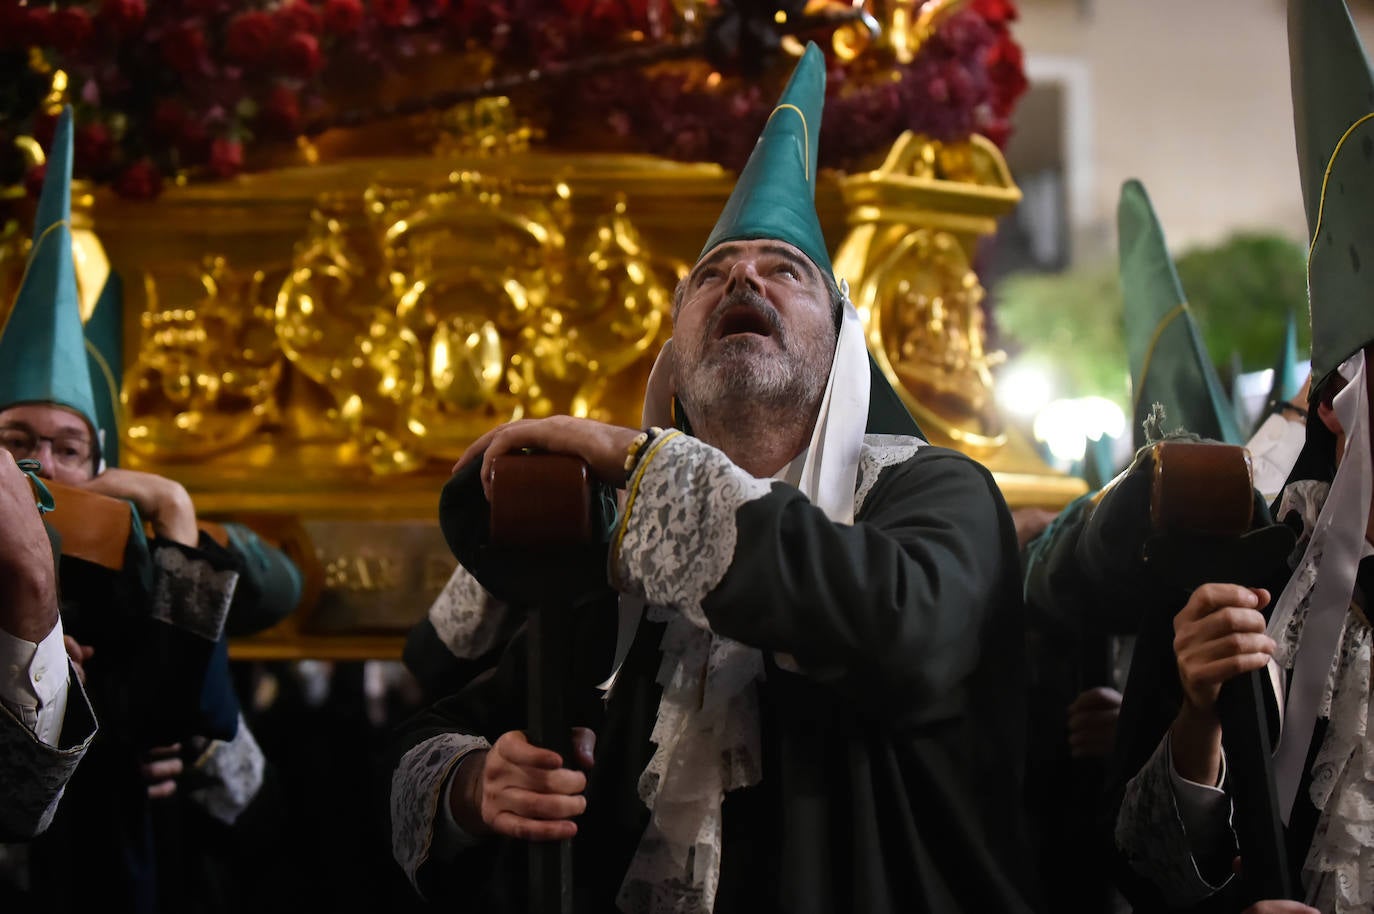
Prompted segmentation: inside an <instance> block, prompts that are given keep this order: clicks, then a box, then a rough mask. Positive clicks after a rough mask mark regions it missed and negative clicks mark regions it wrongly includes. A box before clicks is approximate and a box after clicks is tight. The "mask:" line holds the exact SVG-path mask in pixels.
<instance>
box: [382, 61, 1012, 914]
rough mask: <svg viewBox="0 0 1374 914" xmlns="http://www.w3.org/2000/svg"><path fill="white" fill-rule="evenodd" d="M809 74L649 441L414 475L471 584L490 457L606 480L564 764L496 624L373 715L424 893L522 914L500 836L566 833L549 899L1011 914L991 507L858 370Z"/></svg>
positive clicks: (540, 440) (603, 440) (729, 229)
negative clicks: (529, 733) (557, 883)
mask: <svg viewBox="0 0 1374 914" xmlns="http://www.w3.org/2000/svg"><path fill="white" fill-rule="evenodd" d="M824 82H825V79H824V58H823V56H822V54H821V53H820V51H819V50H818V49H817V48H816V47H814V46H810V47H808V48H807V50H806V52H805V54H804V56H803V57H802V59H801V61H800V63H799V64H798V66H797V70H796V72H795V73H794V74H793V76H792V79H791V81H790V82H789V83H788V86H787V88H786V89H785V90H784V93H783V96H782V99H781V101H780V102H779V104H778V106H777V107H776V108H775V109H774V111H773V113H772V115H771V117H770V119H769V122H768V124H767V126H766V127H765V128H764V131H763V134H762V136H761V137H760V139H759V142H758V145H757V146H756V147H755V149H754V152H753V154H752V156H751V158H750V160H749V163H748V164H747V165H746V166H745V168H744V170H743V172H742V173H741V175H740V178H739V182H738V184H737V186H736V188H735V191H734V194H733V195H732V196H731V198H730V201H729V203H728V204H727V205H726V208H725V212H724V213H723V215H722V216H721V218H720V221H719V222H718V223H717V225H716V228H715V230H714V231H713V232H712V234H711V237H710V239H709V240H708V242H707V243H706V246H705V248H704V249H703V252H702V256H701V258H700V259H699V260H698V262H697V263H696V265H695V267H694V268H693V270H692V271H691V273H690V274H689V275H688V276H687V278H686V279H685V280H684V281H683V283H682V284H681V286H680V287H679V290H678V295H677V298H676V302H675V305H674V322H675V336H674V339H673V342H672V346H671V348H670V349H667V350H665V352H664V353H663V354H662V355H660V359H659V365H658V366H657V368H656V371H655V373H654V376H653V380H651V382H650V388H649V392H648V395H647V397H646V403H645V414H646V417H647V418H648V421H649V423H650V424H651V427H650V428H649V429H648V430H645V431H642V430H639V429H627V428H619V427H616V426H611V425H605V424H602V423H597V422H592V421H588V420H579V419H573V418H567V417H558V418H552V419H547V420H536V421H529V422H519V423H513V424H510V425H507V426H504V427H502V428H500V429H497V430H496V431H494V432H492V433H490V434H488V435H487V436H484V437H483V438H482V439H481V440H479V441H478V442H477V443H476V444H474V445H473V447H472V448H471V449H470V450H469V452H468V453H467V454H466V455H465V457H464V459H463V460H462V461H460V463H459V466H458V467H457V468H456V475H455V477H454V479H453V480H451V481H450V483H449V485H448V486H447V487H446V489H445V498H444V500H443V502H442V504H441V524H442V525H443V527H444V529H445V533H446V535H447V536H448V538H449V542H450V545H451V546H453V547H454V549H455V553H456V554H457V555H458V558H459V560H460V562H462V563H463V565H464V566H465V567H466V568H467V569H468V570H469V571H470V572H471V573H472V575H473V576H474V578H475V579H476V580H478V581H480V582H481V584H482V586H483V587H485V588H486V589H487V590H488V591H490V592H491V593H494V594H497V595H500V594H501V593H502V591H503V586H502V584H503V581H502V580H501V579H500V577H501V576H500V574H499V573H493V570H492V569H490V568H489V567H487V566H486V565H485V564H484V559H483V555H484V553H483V550H482V549H481V543H482V540H483V537H484V533H483V526H484V525H483V523H482V517H483V516H484V515H485V513H486V511H487V510H488V508H487V503H486V500H485V496H484V490H483V485H484V484H485V483H486V482H487V481H488V478H489V477H488V472H487V471H488V468H489V466H490V461H491V460H492V459H494V458H495V457H496V456H497V455H498V454H503V453H509V452H511V451H513V450H517V449H520V448H526V447H533V448H538V449H540V450H545V451H551V452H555V453H562V454H570V455H574V456H576V457H579V458H581V459H582V460H584V461H585V462H586V463H587V464H588V465H589V466H590V468H591V470H592V472H593V473H594V474H595V476H596V478H597V479H598V480H599V481H600V482H601V483H602V484H603V485H605V486H608V487H624V488H625V489H626V495H625V501H624V507H623V509H622V510H621V511H620V513H619V517H618V520H617V522H616V525H615V528H614V530H613V531H612V532H611V534H610V536H609V538H608V539H609V542H608V543H607V544H606V565H605V566H601V567H593V568H590V569H589V574H590V575H591V576H592V585H593V586H592V591H593V596H592V597H591V598H590V599H589V600H588V601H586V602H584V604H583V605H582V606H581V607H580V608H579V610H578V615H577V632H576V636H575V637H574V638H573V639H572V640H573V641H574V642H575V644H576V646H577V651H576V654H575V656H574V658H573V665H574V668H575V674H574V679H573V683H574V684H573V685H571V686H570V688H569V691H568V693H567V701H568V704H569V706H570V708H572V709H573V714H572V717H573V722H575V723H578V724H581V725H584V726H585V727H586V729H585V730H580V731H578V733H577V737H578V739H577V741H576V745H577V748H576V750H575V755H576V758H561V757H559V756H558V754H556V753H554V752H551V751H549V750H546V749H541V748H537V747H535V746H533V745H531V744H530V742H529V741H528V740H527V739H526V738H525V736H524V734H523V732H522V730H521V727H522V726H523V725H524V714H523V707H524V705H523V694H522V689H521V687H520V683H521V681H522V679H521V677H522V674H523V669H522V664H523V658H524V651H525V640H524V635H523V633H521V634H517V635H516V637H515V638H514V639H513V640H512V642H511V644H510V646H509V647H508V648H507V650H506V652H505V655H504V656H503V658H502V659H501V662H500V663H499V664H498V665H497V666H496V667H495V668H494V669H493V670H491V671H489V672H488V673H487V674H484V675H482V676H479V677H478V678H477V679H476V680H475V681H474V682H472V683H471V684H470V685H468V686H467V687H466V688H464V689H463V690H462V691H460V692H459V693H457V694H456V695H453V696H451V697H449V698H446V699H444V700H442V701H440V702H439V703H438V704H436V705H435V706H434V707H433V708H432V709H431V710H429V711H427V712H425V713H424V714H422V715H420V716H419V717H417V718H416V719H415V720H414V721H412V722H411V723H410V724H408V725H407V726H406V727H405V728H404V729H403V734H402V739H401V745H400V747H399V750H400V751H399V753H398V760H397V762H396V766H395V769H394V772H393V778H392V794H391V805H392V827H393V851H394V853H395V856H396V858H397V860H398V861H399V862H400V863H401V865H402V867H403V868H404V869H405V870H406V872H407V873H408V875H409V876H410V877H411V879H412V880H413V881H414V882H415V884H416V886H417V887H418V888H419V889H420V890H421V891H422V892H424V893H426V894H427V895H429V896H431V897H432V896H438V895H442V894H446V893H453V894H454V895H455V896H457V897H461V898H463V899H464V900H466V901H467V902H468V903H469V904H470V905H471V906H472V907H473V909H474V910H484V911H521V910H525V898H524V889H523V885H522V882H523V878H524V873H525V869H524V867H523V865H522V862H523V860H524V857H525V853H526V848H527V846H528V842H531V841H548V840H557V839H564V838H572V839H573V858H574V877H573V882H574V892H575V896H576V901H575V904H574V907H575V909H576V910H579V911H596V912H603V911H609V910H616V909H619V910H621V911H626V912H638V911H674V912H682V914H696V912H709V911H715V912H722V914H728V912H745V911H748V912H769V911H787V912H793V914H809V912H815V914H820V912H835V911H864V912H869V914H884V912H899V911H900V912H907V911H937V912H942V911H950V912H955V911H968V912H973V911H980V912H982V911H999V912H1019V911H1026V910H1029V907H1028V904H1027V901H1026V897H1027V896H1026V891H1025V885H1024V883H1023V881H1022V879H1021V874H1022V872H1023V870H1024V869H1025V859H1024V856H1025V852H1024V848H1023V846H1022V844H1021V815H1020V764H1021V757H1022V748H1021V746H1022V738H1023V734H1022V729H1023V727H1024V720H1023V716H1024V711H1023V708H1022V704H1021V699H1020V696H1019V691H1018V690H1017V689H1016V688H1015V687H1014V686H1013V687H1009V686H1008V684H1009V683H1016V682H1018V681H1019V680H1020V679H1021V677H1022V662H1023V661H1022V647H1023V634H1022V631H1021V622H1020V598H1019V585H1018V567H1017V555H1016V545H1015V538H1014V531H1013V529H1012V523H1011V518H1010V516H1009V514H1008V512H1007V509H1006V506H1005V504H1004V503H1003V501H1002V499H1001V496H1000V495H999V493H998V491H997V488H996V486H995V484H994V482H993V480H992V477H991V475H990V474H989V473H988V472H987V471H986V470H985V469H983V468H982V467H981V466H979V465H978V464H976V463H975V462H973V461H972V460H969V459H968V458H966V457H964V456H963V455H960V454H958V453H955V452H952V451H947V450H943V449H940V448H934V447H929V446H927V445H926V444H925V443H924V442H923V441H922V440H921V439H920V438H919V437H918V435H919V432H918V430H917V429H916V427H915V425H914V423H913V422H912V421H911V418H910V416H909V415H908V414H907V413H906V412H905V410H904V409H902V408H901V405H900V401H898V400H897V398H896V396H895V394H894V393H893V391H892V390H891V388H890V387H889V386H888V385H887V382H886V381H885V380H884V379H883V378H882V375H880V374H877V373H876V372H875V371H874V369H873V367H872V363H871V360H870V358H869V357H868V354H867V351H866V347H865V343H864V334H863V329H862V326H861V324H860V321H859V317H858V314H857V312H856V311H855V309H854V307H853V305H852V304H850V303H849V301H848V298H847V295H846V294H845V292H844V291H843V290H844V286H843V285H842V284H840V283H837V281H836V279H835V278H834V276H833V273H832V270H831V265H830V259H829V255H828V253H827V251H826V247H825V244H824V241H823V238H822V236H821V232H820V226H819V223H818V220H817V218H816V213H815V209H814V203H813V196H814V191H815V175H816V153H817V145H818V139H819V138H818V135H817V130H818V127H819V124H820V113H821V104H822V100H823V97H824ZM674 419H676V423H674ZM655 422H657V423H658V424H661V425H664V426H672V425H674V424H678V425H680V426H682V427H685V428H689V429H690V433H688V432H685V431H683V430H681V429H679V428H673V427H667V428H665V429H660V428H657V427H654V425H653V423H655ZM570 586H572V585H571V584H570ZM617 620H619V624H617ZM611 670H614V673H613V674H612V677H611V679H610V680H609V681H608V682H606V683H604V684H603V685H604V686H605V688H606V691H605V694H604V696H601V695H599V694H598V690H597V686H596V684H597V683H598V681H600V680H601V679H603V678H604V677H605V675H606V673H607V672H608V671H611ZM593 762H594V764H593Z"/></svg>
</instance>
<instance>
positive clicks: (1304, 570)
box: [1270, 479, 1331, 670]
mask: <svg viewBox="0 0 1374 914" xmlns="http://www.w3.org/2000/svg"><path fill="white" fill-rule="evenodd" d="M1330 493H1331V484H1330V483H1326V482H1321V481H1319V480H1315V479H1304V480H1299V481H1297V482H1294V483H1293V484H1292V485H1290V486H1289V487H1288V488H1287V489H1285V490H1284V492H1283V498H1281V499H1280V500H1279V510H1278V518H1279V520H1281V521H1282V520H1285V519H1286V518H1288V517H1289V516H1290V515H1293V514H1296V515H1297V516H1298V518H1299V520H1300V521H1301V523H1302V531H1301V532H1300V533H1299V534H1298V541H1297V544H1296V545H1295V546H1294V547H1293V552H1292V554H1291V555H1290V556H1289V558H1288V564H1289V565H1290V566H1292V567H1294V568H1296V569H1297V570H1296V571H1295V572H1294V574H1293V580H1292V581H1291V582H1290V583H1289V585H1288V586H1289V587H1291V588H1296V589H1297V590H1298V591H1299V592H1300V593H1301V594H1302V597H1301V598H1300V599H1298V600H1296V601H1294V602H1293V603H1292V604H1291V611H1289V612H1288V613H1287V615H1286V617H1285V618H1283V620H1282V622H1281V623H1280V622H1279V621H1278V620H1275V621H1274V622H1273V623H1271V625H1270V628H1271V630H1272V631H1277V632H1279V635H1278V637H1276V638H1275V639H1274V640H1275V642H1277V644H1278V649H1277V650H1276V651H1275V652H1274V660H1275V661H1276V662H1277V663H1278V665H1279V666H1280V667H1282V668H1283V669H1286V670H1291V669H1292V668H1293V660H1294V659H1295V658H1296V656H1297V650H1298V638H1299V636H1301V634H1302V627H1303V623H1304V622H1306V621H1307V613H1308V611H1309V609H1310V608H1311V604H1312V590H1313V587H1314V585H1315V584H1316V581H1317V568H1318V567H1319V566H1320V561H1319V560H1318V561H1313V562H1309V563H1305V564H1300V563H1301V562H1302V557H1303V555H1304V554H1305V553H1306V552H1307V547H1308V544H1309V543H1310V542H1311V541H1312V532H1313V530H1315V529H1316V526H1317V519H1318V518H1319V517H1320V516H1321V511H1322V506H1323V505H1325V504H1326V497H1327V495H1329V494H1330ZM1317 558H1318V559H1320V557H1319V556H1318V557H1317ZM1285 608H1288V607H1285ZM1279 611H1280V610H1279V609H1277V608H1276V609H1275V612H1276V613H1278V612H1279ZM1280 624H1281V627H1280Z"/></svg>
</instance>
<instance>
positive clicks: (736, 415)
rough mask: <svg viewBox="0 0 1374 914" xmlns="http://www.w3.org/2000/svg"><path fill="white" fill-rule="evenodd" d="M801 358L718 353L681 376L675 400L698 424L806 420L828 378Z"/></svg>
mask: <svg viewBox="0 0 1374 914" xmlns="http://www.w3.org/2000/svg"><path fill="white" fill-rule="evenodd" d="M806 355H807V354H806V353H797V352H795V351H793V350H786V349H784V350H782V351H781V352H776V353H770V355H769V357H768V358H765V359H754V358H750V357H749V353H748V352H746V351H735V352H729V351H726V352H722V351H720V350H717V351H716V352H714V353H712V355H711V356H710V357H709V358H708V359H707V360H706V361H705V362H701V361H698V362H696V363H695V365H694V366H693V367H692V368H691V369H690V371H686V372H683V373H682V374H681V375H680V377H679V379H678V396H679V397H680V398H681V400H682V404H683V406H684V407H685V408H686V409H687V412H688V414H689V415H691V416H694V417H698V418H696V419H695V420H694V421H695V422H696V423H697V424H699V425H707V424H714V423H711V421H710V420H711V419H715V418H717V417H719V418H723V419H725V420H726V421H728V422H739V421H744V422H745V423H746V424H747V423H748V421H749V419H748V418H747V417H749V416H750V415H751V414H753V415H757V416H759V417H760V418H761V419H763V420H764V421H768V422H769V423H770V424H772V423H782V424H786V423H788V422H789V421H791V420H796V419H801V418H803V417H811V416H814V415H815V412H816V410H817V409H818V408H819V406H820V399H821V397H822V396H823V395H824V393H825V385H826V383H827V382H828V380H829V376H830V373H829V371H826V372H824V373H821V372H818V371H816V370H815V366H812V365H809V364H807V360H806V358H805V356H806ZM727 417H728V418H727Z"/></svg>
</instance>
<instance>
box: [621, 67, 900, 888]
mask: <svg viewBox="0 0 1374 914" xmlns="http://www.w3.org/2000/svg"><path fill="white" fill-rule="evenodd" d="M824 100H825V58H824V56H823V55H822V54H821V52H820V50H819V49H818V48H817V47H816V46H815V45H814V44H810V45H808V46H807V49H806V52H805V53H804V54H803V56H802V59H801V61H800V62H799V63H798V64H797V68H796V70H795V72H794V73H793V74H792V78H791V80H790V81H789V82H788V84H787V87H786V88H785V89H784V90H783V93H782V97H781V98H780V99H779V101H778V104H777V106H776V107H775V108H774V109H773V113H772V114H771V115H770V117H769V119H768V123H767V125H766V126H765V127H764V130H763V133H762V135H761V136H760V137H759V140H758V143H757V145H756V146H755V147H754V151H753V153H752V154H751V155H750V158H749V162H748V164H746V165H745V167H744V170H743V171H742V172H741V173H740V177H739V181H738V183H737V184H736V186H735V189H734V192H733V193H732V194H731V196H730V199H729V201H728V202H727V203H726V205H725V209H724V211H723V212H722V214H721V217H720V219H719V221H718V222H717V223H716V226H715V228H714V229H713V230H712V232H711V235H710V238H709V240H708V241H707V242H706V245H705V247H704V248H703V249H702V256H703V257H704V256H705V255H707V254H709V253H710V252H711V251H713V250H715V249H716V248H718V247H719V246H720V245H722V244H727V243H730V242H734V241H748V240H762V239H767V240H773V241H782V242H786V243H788V244H790V245H792V246H793V247H795V248H797V249H798V250H800V251H801V252H802V253H803V254H805V255H806V256H807V257H808V258H809V259H810V260H811V261H812V263H814V264H815V265H816V267H817V268H818V269H819V270H820V271H821V272H822V274H823V275H825V276H827V277H833V274H834V269H833V267H832V266H831V262H830V255H829V253H828V252H827V250H826V245H825V239H824V237H823V236H822V234H821V228H820V221H819V219H818V218H817V216H816V209H815V200H814V198H815V189H816V155H817V150H818V147H819V139H820V137H819V129H820V123H821V108H822V105H823V103H824ZM836 285H837V288H839V289H841V290H843V289H845V288H846V285H845V284H844V283H837V284H836ZM671 358H672V347H671V341H670V342H669V344H668V345H665V347H664V349H663V351H662V352H661V353H660V355H659V362H658V364H656V365H655V370H654V372H653V375H652V376H651V378H650V382H649V389H648V391H647V392H646V396H645V404H644V422H645V424H646V425H663V426H667V425H669V424H671V423H672V421H673V419H674V418H676V419H677V420H678V421H679V423H680V422H681V420H682V419H683V414H682V411H681V410H680V409H679V410H677V414H676V416H675V415H674V411H673V407H672V404H673V399H674V396H673V394H674V392H673V391H672V389H671V378H672V375H673V372H672V371H671V370H669V369H668V368H667V367H666V365H667V363H668V362H669V361H670V360H671ZM865 433H869V434H900V435H907V436H912V437H919V436H920V430H919V429H918V428H917V426H916V423H915V422H914V420H912V418H911V415H910V414H909V413H908V412H907V411H906V408H905V407H904V406H903V405H902V403H901V401H900V399H899V398H898V397H897V395H896V393H895V392H894V391H893V390H892V388H891V387H890V386H889V385H888V383H887V381H886V379H885V378H884V377H883V376H882V374H881V373H880V371H879V370H878V369H877V367H876V365H875V364H874V362H873V360H872V359H871V358H870V357H869V355H868V350H867V347H866V344H865V341H864V332H863V326H862V324H861V322H860V320H859V315H858V313H857V311H856V310H855V309H854V306H853V304H851V303H850V302H849V301H848V296H847V295H846V296H845V301H844V303H843V313H842V315H841V320H840V328H839V333H838V337H837V340H836V345H835V356H834V360H833V362H832V364H831V370H830V378H829V381H828V383H827V385H826V388H825V393H824V395H823V397H822V400H821V405H820V410H819V413H818V417H817V420H816V425H815V428H814V430H813V432H812V436H811V441H810V444H809V446H808V447H807V449H806V451H805V452H804V453H803V454H802V455H800V456H799V457H798V458H797V459H796V460H794V461H793V462H792V463H791V464H790V465H789V466H788V467H786V468H784V470H782V471H781V472H780V474H779V477H778V478H780V479H784V480H785V481H786V482H788V483H790V484H792V485H794V486H796V487H797V489H798V490H800V491H801V492H802V494H804V495H805V496H806V497H807V498H808V500H810V501H811V503H812V504H814V505H816V506H817V507H819V508H821V509H822V510H823V511H824V512H825V514H826V516H827V517H828V518H830V520H832V521H834V522H837V523H844V524H851V523H853V522H854V511H855V487H856V482H857V474H858V468H859V461H860V458H861V456H862V447H863V441H864V435H865ZM646 613H647V616H648V618H650V619H651V620H655V621H665V622H667V623H668V628H667V631H666V634H665V636H664V640H663V644H662V650H663V654H664V659H663V664H664V669H665V670H667V669H677V670H678V671H679V672H678V673H676V674H674V675H673V676H672V678H671V684H670V685H669V686H668V687H666V688H665V689H664V692H663V697H662V699H661V701H660V704H659V709H658V718H657V723H656V725H655V728H654V734H655V736H654V740H655V743H656V744H657V749H656V752H655V754H654V758H653V760H652V761H651V762H650V765H649V767H648V768H647V769H646V770H645V771H644V773H643V775H642V777H641V780H640V796H641V798H642V799H643V800H644V801H645V803H646V805H647V806H648V807H649V809H650V811H651V821H650V825H649V828H648V830H647V831H646V832H645V834H644V836H643V838H642V839H641V843H640V848H639V851H638V853H637V854H636V856H635V858H634V860H633V861H632V863H631V866H630V869H629V872H628V873H627V874H626V877H625V881H624V884H623V886H622V889H621V899H620V900H621V904H622V906H626V905H629V906H631V907H633V906H634V905H635V904H636V903H637V901H636V900H637V899H641V898H643V897H646V896H647V895H649V894H652V893H653V892H654V888H653V887H654V886H663V885H672V884H678V885H690V886H692V890H691V891H690V892H688V893H687V895H688V896H689V897H693V898H694V899H695V901H694V902H693V903H692V904H691V905H689V906H688V907H685V908H682V910H684V911H693V912H695V911H709V910H710V907H711V904H712V901H713V899H714V897H715V891H716V886H717V879H718V877H719V853H720V840H719V839H720V829H721V812H720V810H721V802H722V799H723V795H724V793H725V792H727V791H730V790H734V789H737V788H740V787H745V786H749V785H751V784H754V783H757V782H758V780H759V778H760V777H761V775H762V769H761V764H760V763H761V759H760V750H759V739H760V721H759V717H758V700H757V696H756V686H755V681H756V679H757V678H758V677H759V676H760V675H761V674H762V671H763V659H762V655H761V653H760V652H759V651H758V650H757V649H754V648H751V647H748V646H747V645H744V644H740V643H738V642H734V641H731V640H730V639H728V638H723V637H720V636H717V635H715V634H713V633H711V632H709V631H705V630H702V629H700V628H696V627H694V626H693V625H692V624H691V623H690V622H688V621H687V620H685V619H683V618H682V617H681V616H680V615H678V614H675V613H669V612H667V611H666V610H663V611H660V610H659V608H657V607H653V606H650V607H648V608H647V609H646V608H645V607H644V605H643V604H642V603H641V602H640V601H638V600H636V599H632V598H629V597H622V599H621V614H622V615H621V623H622V624H621V636H620V638H618V642H619V643H618V644H617V648H616V657H617V666H618V665H619V662H620V660H621V659H623V658H624V656H625V654H626V652H627V651H628V650H629V647H630V643H631V641H632V639H633V633H634V631H635V625H636V623H637V621H638V619H639V618H641V616H642V615H644V614H646ZM702 652H704V653H702ZM708 654H709V656H710V657H711V668H712V673H711V674H710V676H709V677H706V678H704V679H703V678H702V671H701V670H700V669H699V668H698V666H697V665H696V664H695V663H694V661H693V658H694V657H698V656H707V655H708ZM614 678H615V677H614V674H613V675H612V678H611V680H608V682H607V686H608V687H609V686H610V683H611V682H613V681H614ZM683 734H693V736H691V738H689V739H679V737H680V736H682V735H683ZM708 736H709V737H710V739H708ZM711 739H714V740H716V743H714V744H711V745H707V743H710V742H711ZM721 760H733V761H732V763H731V764H729V765H726V766H725V769H726V770H718V769H719V768H720V765H719V764H717V763H718V762H720V761H721Z"/></svg>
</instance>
